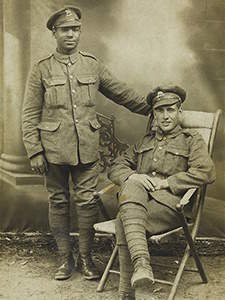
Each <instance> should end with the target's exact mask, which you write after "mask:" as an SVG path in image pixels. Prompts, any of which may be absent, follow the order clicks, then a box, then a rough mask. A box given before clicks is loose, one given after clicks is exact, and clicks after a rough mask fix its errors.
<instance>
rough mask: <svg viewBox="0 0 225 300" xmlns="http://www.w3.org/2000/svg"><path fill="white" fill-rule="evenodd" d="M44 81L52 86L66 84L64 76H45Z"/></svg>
mask: <svg viewBox="0 0 225 300" xmlns="http://www.w3.org/2000/svg"><path fill="white" fill-rule="evenodd" d="M44 82H45V83H46V84H47V85H48V86H54V85H64V84H66V78H65V77H51V78H45V79H44Z"/></svg>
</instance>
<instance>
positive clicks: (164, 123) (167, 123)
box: [162, 122, 170, 127]
mask: <svg viewBox="0 0 225 300" xmlns="http://www.w3.org/2000/svg"><path fill="white" fill-rule="evenodd" d="M162 124H163V126H165V127H166V126H169V125H170V122H162Z"/></svg>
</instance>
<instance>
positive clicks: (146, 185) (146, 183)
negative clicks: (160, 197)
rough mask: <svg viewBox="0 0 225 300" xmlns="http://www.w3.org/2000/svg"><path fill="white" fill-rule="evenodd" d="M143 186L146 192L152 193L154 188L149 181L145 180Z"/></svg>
mask: <svg viewBox="0 0 225 300" xmlns="http://www.w3.org/2000/svg"><path fill="white" fill-rule="evenodd" d="M144 185H145V188H146V189H147V190H148V191H152V192H154V190H155V188H154V186H153V185H152V183H151V181H149V180H147V179H146V180H145V182H144Z"/></svg>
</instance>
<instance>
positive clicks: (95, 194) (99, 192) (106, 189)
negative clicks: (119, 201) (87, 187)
mask: <svg viewBox="0 0 225 300" xmlns="http://www.w3.org/2000/svg"><path fill="white" fill-rule="evenodd" d="M114 186H116V185H115V183H110V184H109V185H107V186H106V187H104V188H103V189H102V190H100V191H98V192H94V193H93V196H94V198H99V197H100V196H101V195H104V194H105V193H107V192H109V191H110V190H111V189H113V188H114Z"/></svg>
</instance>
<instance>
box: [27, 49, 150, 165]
mask: <svg viewBox="0 0 225 300" xmlns="http://www.w3.org/2000/svg"><path fill="white" fill-rule="evenodd" d="M97 91H99V92H101V93H102V94H103V95H105V96H106V97H107V98H109V99H111V100H113V101H114V102H116V103H118V104H120V105H123V106H125V107H127V108H128V109H130V110H131V111H133V112H136V113H140V114H146V115H147V114H149V111H150V107H149V106H148V105H147V104H146V103H145V99H144V97H142V96H140V95H138V94H137V93H136V92H135V91H134V90H133V89H130V88H128V87H127V86H126V84H124V83H122V82H120V81H118V80H117V79H116V78H114V77H113V76H112V75H111V74H110V72H109V71H108V70H107V68H106V67H105V66H104V65H103V64H102V63H101V62H99V61H98V60H97V59H96V58H95V57H94V56H92V55H91V54H88V53H85V52H81V51H80V52H77V53H75V54H73V55H70V56H67V55H62V54H59V53H57V52H56V53H54V54H52V55H49V56H48V57H46V58H44V59H42V60H40V61H39V62H38V63H37V64H35V65H34V67H33V69H32V70H31V73H30V76H29V79H28V82H27V87H26V93H25V99H24V105H23V116H22V129H23V140H24V145H25V148H26V150H27V153H28V157H29V158H31V157H32V156H34V155H36V154H38V153H41V152H44V153H45V156H46V158H47V160H48V161H49V162H51V163H54V164H67V165H77V164H78V163H79V161H80V162H81V163H89V162H93V161H95V160H97V159H98V148H99V128H100V124H99V123H98V121H97V118H96V110H95V106H96V93H97Z"/></svg>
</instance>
